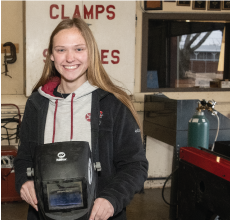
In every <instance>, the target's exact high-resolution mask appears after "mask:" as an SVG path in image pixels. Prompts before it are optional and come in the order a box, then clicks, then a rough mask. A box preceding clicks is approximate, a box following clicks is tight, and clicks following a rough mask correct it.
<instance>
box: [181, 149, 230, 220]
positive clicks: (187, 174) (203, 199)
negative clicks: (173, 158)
mask: <svg viewBox="0 0 230 220" xmlns="http://www.w3.org/2000/svg"><path fill="white" fill-rule="evenodd" d="M179 179H180V181H179V182H178V183H179V187H178V220H195V219H196V220H205V219H207V220H211V219H214V217H213V216H219V218H218V219H221V220H229V219H230V211H229V207H230V158H229V157H227V156H225V155H222V154H219V153H217V152H213V151H210V150H207V149H204V148H201V149H197V148H194V147H182V148H180V162H179Z"/></svg>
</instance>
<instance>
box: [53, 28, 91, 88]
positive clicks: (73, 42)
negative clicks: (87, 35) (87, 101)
mask: <svg viewBox="0 0 230 220" xmlns="http://www.w3.org/2000/svg"><path fill="white" fill-rule="evenodd" d="M50 58H51V60H52V61H54V65H55V67H56V69H57V71H58V72H59V73H60V75H61V79H62V81H63V80H64V81H65V82H74V83H75V82H76V83H77V84H79V85H81V84H83V83H84V82H85V81H86V80H87V77H86V73H85V72H86V70H87V68H88V65H89V64H88V63H89V62H88V51H87V47H86V42H85V39H84V38H83V37H82V35H81V33H80V31H79V30H78V29H77V28H76V27H73V28H70V29H64V30H61V31H60V32H58V33H57V34H56V35H55V36H54V38H53V49H52V54H51V57H50Z"/></svg>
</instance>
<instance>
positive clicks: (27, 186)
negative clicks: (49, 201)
mask: <svg viewBox="0 0 230 220" xmlns="http://www.w3.org/2000/svg"><path fill="white" fill-rule="evenodd" d="M20 196H21V198H22V199H23V200H25V201H26V202H27V203H28V204H30V205H31V206H33V207H34V208H35V209H36V210H37V211H38V206H37V204H38V200H37V197H36V194H35V189H34V181H31V180H30V181H27V182H25V183H24V184H23V185H22V188H21V190H20Z"/></svg>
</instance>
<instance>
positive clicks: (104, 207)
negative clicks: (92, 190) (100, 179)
mask: <svg viewBox="0 0 230 220" xmlns="http://www.w3.org/2000/svg"><path fill="white" fill-rule="evenodd" d="M113 214H114V208H113V206H112V204H111V203H110V202H109V201H108V200H106V199H103V198H98V199H96V200H95V201H94V206H93V209H92V212H91V215H90V218H89V220H107V219H108V218H109V217H112V216H113Z"/></svg>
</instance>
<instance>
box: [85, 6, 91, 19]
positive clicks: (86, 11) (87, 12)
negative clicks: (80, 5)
mask: <svg viewBox="0 0 230 220" xmlns="http://www.w3.org/2000/svg"><path fill="white" fill-rule="evenodd" d="M86 16H87V17H88V19H93V5H91V7H90V10H89V11H88V10H87V8H86V6H85V5H84V19H86ZM89 16H91V18H89Z"/></svg>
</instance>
